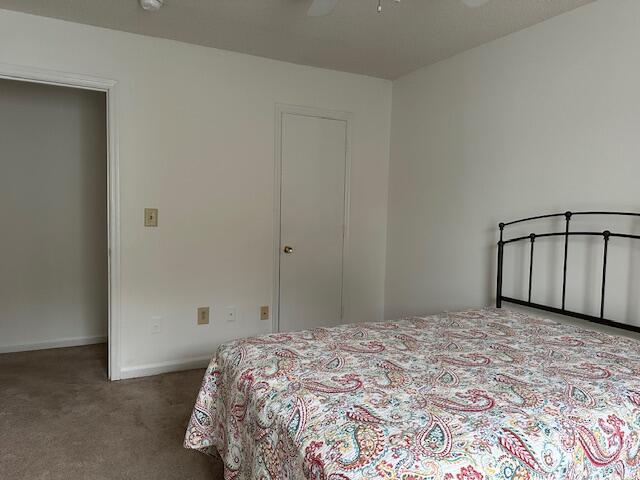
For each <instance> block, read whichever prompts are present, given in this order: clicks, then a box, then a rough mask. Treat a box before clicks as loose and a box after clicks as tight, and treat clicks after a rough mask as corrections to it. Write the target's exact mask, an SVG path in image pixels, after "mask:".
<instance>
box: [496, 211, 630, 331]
mask: <svg viewBox="0 0 640 480" xmlns="http://www.w3.org/2000/svg"><path fill="white" fill-rule="evenodd" d="M577 215H617V216H629V217H640V213H632V212H595V211H594V212H565V213H553V214H549V215H538V216H535V217H529V218H523V219H520V220H514V221H511V222H506V223H500V224H499V225H498V228H499V229H500V241H499V242H498V277H497V281H496V288H497V291H496V307H497V308H501V307H502V302H503V301H504V302H509V303H514V304H518V305H523V306H527V307H531V308H537V309H540V310H545V311H547V312H552V313H557V314H560V315H566V316H570V317H575V318H580V319H583V320H588V321H590V322H595V323H599V324H601V325H608V326H611V327H616V328H622V329H625V330H631V331H634V332H639V333H640V327H638V326H635V325H628V324H626V323H621V322H616V321H613V320H608V319H606V318H605V317H604V307H605V292H606V284H607V257H608V254H609V241H610V240H611V238H629V239H633V240H640V235H632V234H628V233H612V232H610V231H609V230H604V231H601V232H594V231H586V232H572V231H570V222H571V218H572V217H574V216H577ZM553 217H565V229H564V232H547V233H538V234H536V233H531V234H529V235H526V236H522V237H515V238H510V239H507V240H505V239H504V229H505V227H508V226H510V225H515V224H517V223H525V222H530V221H534V220H540V219H547V218H553ZM574 236H586V237H588V236H599V237H602V238H603V242H604V243H603V262H602V285H601V293H600V316H599V317H596V316H594V315H588V314H585V313H580V312H574V311H571V310H567V309H566V293H567V258H568V255H569V238H570V237H574ZM546 237H564V259H563V271H562V307H561V308H557V307H553V306H549V305H542V304H540V303H535V302H532V301H531V291H532V280H533V254H534V245H535V241H536V239H538V238H546ZM524 240H529V241H530V242H531V247H530V253H529V289H528V292H529V294H528V299H527V300H521V299H517V298H512V297H507V296H504V295H503V294H502V282H503V269H504V247H505V245H508V244H511V243H516V242H521V241H524Z"/></svg>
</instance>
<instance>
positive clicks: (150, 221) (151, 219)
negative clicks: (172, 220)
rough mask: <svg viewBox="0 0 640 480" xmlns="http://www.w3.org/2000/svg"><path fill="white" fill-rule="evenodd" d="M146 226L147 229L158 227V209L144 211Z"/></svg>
mask: <svg viewBox="0 0 640 480" xmlns="http://www.w3.org/2000/svg"><path fill="white" fill-rule="evenodd" d="M144 226H145V227H157V226H158V209H157V208H145V209H144Z"/></svg>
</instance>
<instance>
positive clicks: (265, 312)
mask: <svg viewBox="0 0 640 480" xmlns="http://www.w3.org/2000/svg"><path fill="white" fill-rule="evenodd" d="M260 320H269V305H263V306H262V307H260Z"/></svg>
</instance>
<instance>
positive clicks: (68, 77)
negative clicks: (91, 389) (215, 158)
mask: <svg viewBox="0 0 640 480" xmlns="http://www.w3.org/2000/svg"><path fill="white" fill-rule="evenodd" d="M0 78H3V79H7V80H17V81H21V82H30V83H41V84H46V85H54V86H62V87H71V88H77V89H81V90H93V91H98V92H103V93H105V95H106V101H107V105H106V110H107V119H106V120H107V132H106V134H107V185H106V187H107V188H106V193H107V236H108V239H107V249H108V251H107V263H108V276H109V280H108V290H109V291H108V304H109V312H108V317H109V326H108V342H109V343H108V351H109V362H108V363H109V365H108V368H109V372H108V375H109V379H110V380H119V379H120V378H121V372H120V320H121V311H120V298H121V293H120V186H119V185H120V173H119V158H118V127H117V115H116V112H117V98H118V96H117V89H118V82H117V81H116V80H112V79H108V78H99V77H94V76H90V75H83V74H77V73H70V72H60V71H55V70H46V69H41V68H37V67H31V66H24V65H12V64H6V63H0Z"/></svg>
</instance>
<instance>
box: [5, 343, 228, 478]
mask: <svg viewBox="0 0 640 480" xmlns="http://www.w3.org/2000/svg"><path fill="white" fill-rule="evenodd" d="M105 368H106V348H105V345H92V346H88V347H74V348H63V349H55V350H41V351H37V352H24V353H10V354H3V355H0V478H2V479H3V480H4V479H7V480H9V479H11V480H19V479H30V480H63V479H64V480H76V479H78V480H98V479H100V480H102V479H114V480H119V479H136V480H143V479H154V480H170V479H180V480H187V479H188V480H198V479H209V480H210V479H222V468H221V464H220V461H219V460H211V459H209V458H207V457H206V456H204V455H202V454H201V453H198V452H194V451H190V450H185V449H184V448H182V439H183V436H184V431H185V428H186V425H187V422H188V420H189V415H190V413H191V408H192V406H193V402H194V400H195V397H196V393H197V391H198V388H199V386H200V381H201V379H202V375H203V371H202V370H191V371H188V372H180V373H170V374H166V375H158V376H156V377H148V378H142V379H135V380H123V381H120V382H109V381H108V380H107V379H106V375H105Z"/></svg>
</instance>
